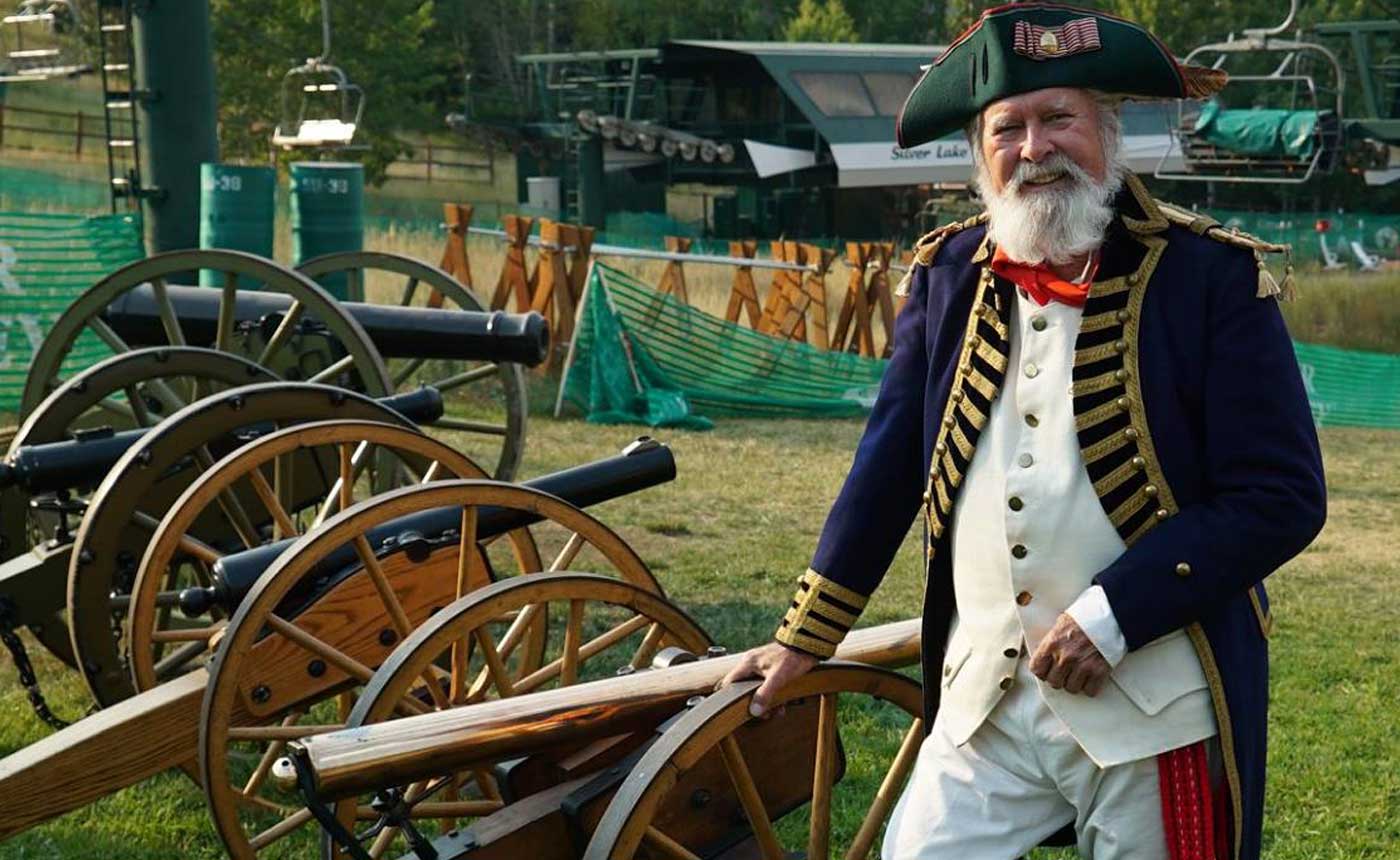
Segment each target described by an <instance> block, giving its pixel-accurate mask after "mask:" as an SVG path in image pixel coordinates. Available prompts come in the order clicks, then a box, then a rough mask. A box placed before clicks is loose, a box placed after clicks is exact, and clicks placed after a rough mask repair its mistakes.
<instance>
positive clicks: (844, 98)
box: [792, 72, 876, 117]
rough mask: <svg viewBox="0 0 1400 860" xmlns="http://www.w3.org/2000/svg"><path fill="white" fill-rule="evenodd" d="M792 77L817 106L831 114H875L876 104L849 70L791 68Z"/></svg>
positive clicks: (847, 115) (849, 115)
mask: <svg viewBox="0 0 1400 860" xmlns="http://www.w3.org/2000/svg"><path fill="white" fill-rule="evenodd" d="M792 79H793V81H795V82H796V83H797V85H798V86H799V87H801V88H802V92H803V93H805V94H806V96H807V98H809V99H811V100H812V103H813V104H815V105H816V106H817V110H819V111H821V112H822V113H824V114H826V115H827V116H831V117H859V116H875V115H876V113H875V106H874V105H873V104H871V102H870V95H869V94H868V93H867V92H866V91H865V85H864V84H862V83H861V80H860V75H857V74H854V73H852V72H793V73H792Z"/></svg>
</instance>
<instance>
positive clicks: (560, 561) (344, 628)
mask: <svg viewBox="0 0 1400 860" xmlns="http://www.w3.org/2000/svg"><path fill="white" fill-rule="evenodd" d="M527 523H528V524H530V525H529V528H530V532H531V534H532V535H533V538H534V541H535V543H536V544H537V545H538V547H539V549H540V551H541V553H542V555H543V558H544V559H545V563H544V564H543V565H537V566H536V567H537V569H536V570H533V571H532V570H530V569H529V568H527V567H523V566H522V564H523V562H522V561H520V560H513V559H512V558H511V556H512V555H513V553H511V552H510V551H509V550H510V548H509V547H508V546H502V545H503V544H505V543H507V542H506V541H503V540H500V539H498V538H496V537H495V535H496V534H497V533H498V529H497V527H496V526H497V525H499V524H505V526H502V527H509V528H511V529H516V528H519V527H520V526H521V525H523V524H527ZM574 566H577V567H584V568H586V569H588V570H592V571H601V572H604V573H606V574H608V575H610V576H613V577H615V578H617V579H621V580H624V581H626V582H629V583H631V584H633V585H635V586H637V587H638V588H640V589H642V590H644V591H649V592H652V593H655V594H660V593H661V588H660V586H659V585H658V584H657V582H656V579H655V577H654V576H652V574H651V571H649V570H648V569H647V567H646V565H645V564H644V563H643V562H642V560H641V559H640V558H639V557H638V556H637V554H636V553H635V552H633V551H632V549H631V548H630V547H629V546H628V545H627V544H626V543H625V542H624V541H623V540H622V539H621V538H620V537H618V535H617V534H616V533H615V532H613V531H612V530H611V529H609V528H608V527H607V526H605V525H603V524H602V523H600V522H599V521H598V520H596V519H594V518H593V517H591V516H589V515H588V514H587V513H585V512H583V511H581V510H579V509H578V508H575V507H573V506H572V505H569V504H567V503H566V502H564V501H562V500H560V499H558V498H556V497H554V496H551V495H549V494H547V493H542V492H540V491H538V490H533V489H530V488H528V487H523V486H517V485H513V484H505V483H501V482H496V481H473V480H467V481H440V482H435V483H431V484H425V485H423V486H418V487H411V488H404V489H400V490H394V491H391V492H388V493H384V494H383V495H380V496H376V497H375V498H372V499H369V500H367V501H364V502H361V503H359V504H357V505H355V506H353V507H351V508H348V509H347V510H345V511H342V512H341V513H338V514H336V515H335V516H333V517H331V518H329V519H328V520H327V521H326V522H325V524H324V525H323V526H322V527H321V528H319V529H317V530H315V531H313V532H309V533H307V534H305V535H303V536H302V537H300V538H298V539H297V541H296V542H295V543H294V544H292V546H291V547H289V548H288V549H287V550H285V551H284V552H283V553H282V554H281V555H280V556H278V558H277V560H276V561H275V562H274V563H273V564H272V566H271V567H269V568H268V570H267V571H266V572H265V573H263V575H262V576H261V577H260V578H259V579H258V582H257V584H256V585H255V586H254V587H253V589H252V591H251V592H250V593H249V594H248V596H247V597H245V598H244V599H243V601H242V602H241V603H240V604H239V606H238V609H237V611H236V612H235V614H234V615H233V617H232V619H231V620H230V621H229V623H228V625H227V627H226V628H225V630H224V631H223V634H222V636H221V637H220V639H219V643H218V646H217V651H216V654H215V657H214V660H213V661H212V663H211V669H210V672H211V676H210V681H209V685H208V687H207V688H206V690H205V696H204V705H203V711H202V715H201V723H200V745H199V767H200V776H201V780H202V782H203V784H204V792H205V796H206V798H207V800H208V804H209V810H210V813H211V815H212V816H213V818H214V823H215V827H216V829H217V830H218V833H219V836H220V838H221V839H222V840H223V842H224V846H225V848H226V850H227V851H228V853H229V855H230V856H231V857H234V858H244V860H246V858H253V857H258V856H268V857H270V856H302V855H303V853H304V852H305V851H306V850H308V849H309V848H310V846H313V845H314V844H315V828H314V827H305V825H306V824H307V823H308V822H311V821H312V815H311V812H310V811H309V810H307V809H306V808H305V807H304V806H303V805H302V803H301V800H300V797H299V796H298V795H297V794H296V793H295V792H294V791H291V790H287V789H284V788H281V787H279V786H278V785H276V784H275V783H272V782H270V781H269V780H268V778H267V777H268V770H269V769H270V768H271V767H272V765H273V763H274V762H275V761H276V759H277V758H278V757H279V756H280V755H281V754H282V750H283V748H284V747H285V744H286V742H287V741H290V740H294V739H296V738H299V737H304V736H306V735H310V734H317V733H320V732H324V731H331V730H334V729H339V728H343V727H344V726H345V724H346V720H347V719H348V717H349V715H350V713H351V712H352V711H353V708H354V706H355V703H356V702H357V700H358V699H359V697H360V696H361V695H362V693H363V685H365V684H367V683H368V682H370V681H371V679H372V677H373V670H374V668H375V667H377V666H380V665H381V664H382V663H383V662H384V660H385V659H386V658H387V657H388V656H389V654H390V652H391V651H392V649H393V647H394V646H395V645H396V644H397V643H399V642H401V641H403V640H404V639H406V638H407V637H408V636H410V635H411V634H412V633H413V631H414V630H415V629H417V628H418V627H419V626H421V625H422V624H423V623H425V622H426V621H427V620H428V619H429V617H430V616H432V615H433V614H434V612H436V611H437V610H439V609H441V608H442V607H445V606H447V605H448V604H449V603H451V602H452V601H454V600H457V599H458V598H460V597H462V596H464V595H466V594H468V593H470V592H473V591H475V590H476V589H478V588H481V587H483V586H486V585H488V584H490V583H491V582H492V581H494V580H497V579H503V578H505V577H507V576H511V575H512V574H530V573H537V572H544V571H554V572H557V571H563V570H567V569H569V568H570V567H574ZM541 568H542V570H541ZM289 595H290V597H289ZM513 620H514V618H504V619H503V621H513ZM546 621H547V619H545V618H543V617H542V615H541V617H539V619H538V620H537V621H535V622H534V623H529V624H526V625H522V626H523V627H524V628H525V629H523V630H521V632H520V634H519V635H518V637H517V639H515V640H513V641H509V642H508V641H506V640H505V639H504V638H503V639H501V640H497V641H495V642H487V640H485V639H484V638H483V639H479V640H478V644H482V643H483V642H485V643H486V644H484V645H482V648H483V651H486V652H487V653H488V655H489V652H490V651H491V650H494V652H495V657H489V656H488V657H487V659H490V660H491V661H492V662H499V663H503V664H504V663H507V662H508V661H512V659H513V658H514V657H515V655H516V652H517V651H522V652H523V654H524V659H520V660H518V662H516V663H515V664H514V665H516V666H517V667H518V668H517V670H516V671H515V672H514V676H515V677H517V678H523V677H527V676H528V675H529V674H531V673H533V672H535V671H537V670H538V669H539V668H540V666H541V662H542V660H543V657H544V652H543V646H544V641H545V633H546V632H547V625H546V623H545V622H546ZM517 629H519V628H517ZM507 671H509V670H507ZM432 678H433V679H436V673H434V674H433V676H432ZM425 681H428V679H426V678H425ZM423 689H424V690H425V691H426V692H428V694H429V695H430V696H432V697H433V700H434V702H435V704H437V705H438V706H440V707H445V706H448V705H449V704H450V701H449V698H448V694H447V692H446V691H445V690H444V689H443V688H441V687H439V686H438V685H437V684H436V683H433V682H427V683H425V684H424V687H423ZM434 693H436V695H433V694H434ZM427 707H428V706H426V705H424V706H422V707H421V708H420V709H421V710H426V709H427Z"/></svg>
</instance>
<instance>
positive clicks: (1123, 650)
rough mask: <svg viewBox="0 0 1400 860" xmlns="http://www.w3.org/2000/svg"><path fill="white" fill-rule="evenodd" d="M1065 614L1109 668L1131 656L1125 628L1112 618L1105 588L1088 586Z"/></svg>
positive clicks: (1111, 610)
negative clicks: (1092, 644) (1125, 637)
mask: <svg viewBox="0 0 1400 860" xmlns="http://www.w3.org/2000/svg"><path fill="white" fill-rule="evenodd" d="M1065 612H1066V613H1067V614H1068V615H1069V617H1070V618H1073V619H1074V623H1075V624H1078V625H1079V629H1080V630H1083V631H1084V635H1086V636H1088V637H1089V641H1090V642H1093V643H1094V647H1095V648H1097V649H1099V653H1100V654H1102V655H1103V658H1104V659H1105V660H1107V661H1108V665H1109V666H1117V665H1118V664H1119V663H1120V662H1122V660H1123V657H1124V656H1125V655H1127V653H1128V641H1127V640H1126V639H1124V638H1123V629H1122V628H1121V627H1119V626H1118V619H1117V618H1115V617H1114V616H1113V607H1111V606H1109V605H1108V595H1107V594H1105V593H1104V590H1103V586H1101V585H1091V586H1089V588H1088V589H1086V590H1085V592H1084V593H1083V594H1081V595H1079V597H1078V599H1076V600H1075V601H1074V602H1073V603H1071V604H1070V606H1069V609H1066V610H1065Z"/></svg>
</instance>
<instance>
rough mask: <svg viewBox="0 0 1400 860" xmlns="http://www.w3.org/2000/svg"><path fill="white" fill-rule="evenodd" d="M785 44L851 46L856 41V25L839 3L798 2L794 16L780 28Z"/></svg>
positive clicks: (838, 0)
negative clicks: (844, 44) (816, 43)
mask: <svg viewBox="0 0 1400 860" xmlns="http://www.w3.org/2000/svg"><path fill="white" fill-rule="evenodd" d="M783 38H785V39H787V41H789V42H854V41H856V40H857V39H858V38H859V35H858V34H857V33H856V22H855V21H854V20H852V18H851V13H849V12H847V11H846V7H845V6H844V5H842V3H841V0H826V2H824V3H822V4H821V5H817V0H802V3H801V5H800V6H798V7H797V14H796V15H795V16H793V17H792V18H791V19H789V20H788V22H787V26H786V27H784V28H783Z"/></svg>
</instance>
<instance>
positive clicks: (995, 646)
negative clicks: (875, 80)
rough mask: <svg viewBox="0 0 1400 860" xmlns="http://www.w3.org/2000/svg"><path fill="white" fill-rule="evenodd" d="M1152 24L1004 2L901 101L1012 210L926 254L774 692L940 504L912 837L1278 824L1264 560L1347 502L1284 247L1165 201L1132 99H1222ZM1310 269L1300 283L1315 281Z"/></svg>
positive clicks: (779, 651)
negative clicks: (1149, 173) (1289, 300)
mask: <svg viewBox="0 0 1400 860" xmlns="http://www.w3.org/2000/svg"><path fill="white" fill-rule="evenodd" d="M1223 85H1224V75H1223V73H1221V72H1217V71H1214V70H1210V69H1203V68H1195V67H1183V66H1181V65H1180V64H1179V63H1177V62H1176V60H1175V59H1174V58H1173V56H1172V54H1171V53H1170V52H1169V51H1168V50H1167V49H1166V48H1165V47H1164V46H1163V45H1162V44H1161V43H1160V42H1158V41H1157V40H1156V39H1155V38H1154V37H1153V36H1152V35H1151V34H1150V33H1148V32H1147V31H1145V30H1144V29H1142V28H1141V27H1139V26H1137V25H1135V24H1133V23H1132V22H1129V21H1124V20H1121V19H1118V18H1114V17H1112V16H1108V15H1105V14H1102V13H1100V12H1096V11H1093V10H1086V9H1076V8H1073V7H1068V6H1062V5H1058V4H1041V3H1029V4H1015V5H1009V6H1003V7H1000V8H997V9H992V10H989V11H987V12H985V13H984V14H983V15H982V16H981V18H980V19H979V20H978V21H977V23H976V24H975V25H974V26H973V27H971V28H970V29H969V30H967V32H965V33H964V34H963V35H962V36H960V37H959V38H958V39H957V40H956V41H955V42H954V43H953V44H952V45H951V46H950V47H949V48H948V49H947V50H946V51H945V52H944V53H943V55H942V56H940V57H939V58H938V59H937V60H936V61H935V62H934V63H933V65H932V66H931V67H930V68H929V69H928V71H927V72H926V73H925V75H924V76H923V78H922V79H921V80H920V81H919V83H918V84H917V85H916V87H915V88H914V90H913V92H912V93H911V94H910V96H909V99H908V101H907V102H906V104H905V106H904V110H903V111H902V112H901V114H900V117H899V119H898V120H897V134H898V138H899V141H900V144H901V146H905V147H909V146H915V145H918V144H920V143H924V142H926V141H929V140H933V139H936V138H938V137H941V136H943V135H945V134H947V133H948V132H950V131H953V130H956V129H958V128H966V129H967V133H968V135H969V138H970V142H971V144H972V149H973V152H974V163H975V172H976V177H975V183H976V186H977V188H978V190H979V191H980V193H981V195H982V198H983V200H984V201H985V203H986V208H987V211H986V213H985V214H984V215H982V216H979V217H977V218H974V219H970V220H968V221H965V222H963V223H961V224H955V225H950V226H948V227H946V228H942V229H940V230H938V231H935V232H934V233H932V234H930V235H929V236H926V237H925V238H924V240H922V241H921V242H920V244H919V247H918V249H917V251H916V260H915V265H914V267H913V271H912V273H911V278H910V280H909V283H908V287H909V294H908V301H907V303H906V305H905V307H904V309H903V311H902V312H901V314H900V316H899V319H898V321H897V323H896V326H895V332H894V344H895V347H894V353H893V356H892V358H891V361H890V365H889V369H888V370H887V371H886V375H885V378H884V381H883V384H882V387H881V390H880V395H879V399H878V401H877V402H876V404H875V407H874V410H873V412H872V414H871V416H870V421H869V425H868V426H867V428H866V430H865V434H864V436H863V438H862V439H861V442H860V446H859V448H858V450H857V452H856V455H855V461H854V464H853V466H852V467H851V471H850V473H849V475H848V477H847V479H846V482H845V485H844V487H843V488H842V490H841V493H840V495H839V497H838V498H837V500H836V502H835V504H834V506H833V507H832V510H831V513H830V515H829V516H828V518H827V522H826V526H825V528H824V530H823V532H822V535H821V540H820V542H819V544H818V546H817V550H816V553H815V555H814V557H813V560H812V564H811V568H810V569H809V570H808V571H807V573H806V574H804V575H803V576H802V578H801V579H800V580H799V588H798V591H797V595H796V597H795V598H794V600H793V602H792V606H791V608H790V609H789V611H788V612H787V614H786V617H785V618H784V619H783V621H782V624H781V626H780V628H779V630H778V632H777V635H776V640H777V641H776V642H773V643H770V644H769V645H767V646H764V647H762V648H759V649H756V650H754V651H751V652H749V653H748V654H747V655H746V656H745V658H744V660H743V661H742V662H741V664H740V665H739V666H738V668H736V670H735V671H734V672H732V673H731V674H730V676H729V677H728V678H726V682H732V681H734V680H738V679H740V678H745V677H762V678H763V679H764V683H763V684H762V685H760V687H759V688H758V690H757V692H756V693H755V696H754V703H753V706H752V710H753V711H754V712H755V714H756V715H762V714H763V712H764V710H765V709H766V707H767V705H768V703H769V702H770V701H771V699H772V696H773V694H774V693H775V691H776V690H777V689H778V688H780V687H781V686H782V685H783V684H784V683H786V682H787V681H788V680H790V679H792V678H793V677H795V676H797V675H799V674H801V673H802V672H805V671H807V670H808V669H810V668H811V667H812V666H813V665H815V664H816V663H817V662H818V661H819V660H821V659H824V658H827V657H830V656H831V655H832V654H833V653H834V652H835V650H836V647H837V645H838V644H839V643H840V641H841V639H842V638H843V637H844V635H845V634H846V632H847V631H848V630H849V629H850V627H851V625H852V624H853V623H854V621H855V620H856V617H857V616H858V615H859V613H860V611H861V609H862V608H863V607H864V605H865V603H866V601H867V600H868V598H869V595H870V593H871V592H872V591H873V590H874V589H875V587H876V586H877V585H878V584H879V582H880V579H881V578H882V577H883V575H884V573H885V571H886V569H887V568H888V566H889V563H890V561H891V560H892V559H893V557H894V554H895V551H896V550H897V548H898V546H899V544H900V543H901V542H902V539H903V538H904V536H905V534H906V532H907V531H908V528H909V525H910V521H911V519H912V518H913V517H914V516H915V515H916V513H921V514H922V516H923V517H924V520H925V527H926V532H927V539H926V556H927V583H926V591H925V598H924V607H923V621H924V626H923V631H924V633H923V652H924V653H923V658H924V659H923V673H924V688H925V699H926V711H927V713H926V722H925V724H926V725H929V726H930V733H929V735H928V737H927V738H926V739H925V741H924V743H923V745H922V747H921V748H920V752H919V757H918V760H917V763H916V765H915V768H914V772H913V775H912V776H911V778H910V781H909V784H908V785H907V786H906V788H905V793H904V795H903V797H902V798H901V800H900V802H899V803H898V805H897V806H896V808H895V810H894V812H893V813H892V815H891V820H890V824H889V828H888V831H887V833H886V837H885V843H884V845H885V847H884V854H885V857H886V858H901V860H902V858H914V857H919V858H946V857H952V858H958V860H983V858H986V860H1009V858H1014V857H1017V856H1019V855H1021V854H1022V853H1024V852H1025V851H1028V850H1029V849H1030V848H1032V847H1034V846H1036V845H1037V844H1040V843H1041V842H1043V841H1044V840H1046V839H1047V838H1049V837H1051V836H1052V834H1054V833H1056V831H1060V830H1061V829H1062V828H1066V827H1067V826H1072V828H1073V832H1074V838H1075V840H1076V841H1077V843H1078V846H1079V850H1080V854H1081V855H1082V856H1085V857H1091V858H1095V860H1113V858H1126V857H1133V858H1146V860H1154V858H1171V860H1188V858H1190V860H1205V858H1212V860H1226V858H1235V860H1244V858H1256V857H1258V856H1259V850H1260V828H1261V821H1262V817H1263V789H1264V759H1265V724H1266V704H1267V697H1268V663H1267V641H1266V640H1267V637H1268V634H1269V625H1270V615H1269V610H1268V598H1267V597H1266V595H1265V593H1264V588H1263V585H1262V580H1263V579H1264V577H1266V576H1267V575H1268V574H1269V573H1271V572H1273V571H1274V570H1275V569H1276V568H1278V567H1279V566H1280V565H1282V564H1283V563H1284V562H1285V561H1287V560H1288V559H1289V558H1291V557H1292V556H1294V555H1295V554H1297V553H1298V552H1300V551H1301V550H1302V549H1303V548H1304V547H1305V546H1307V544H1308V543H1309V542H1310V541H1311V540H1312V538H1313V537H1314V536H1315V535H1316V534H1317V532H1318V531H1319V529H1320V528H1321V527H1322V523H1323V520H1324V517H1325V494H1324V485H1323V476H1322V464H1321V456H1320V454H1319V450H1318V445H1317V439H1316V435H1315V432H1314V429H1313V423H1312V418H1311V413H1310V410H1309V407H1308V402H1307V399H1306V396H1305V394H1304V390H1303V385H1302V382H1301V379H1300V376H1299V373H1298V368H1297V364H1296V361H1295V358H1294V355H1293V351H1292V346H1291V342H1290V340H1289V337H1288V333H1287V331H1286V329H1285V327H1284V324H1283V320H1282V317H1281V315H1280V313H1279V310H1278V307H1277V304H1276V302H1275V301H1274V300H1273V297H1274V296H1275V295H1276V294H1278V293H1279V292H1280V288H1279V285H1278V283H1277V282H1276V281H1275V280H1274V279H1273V277H1272V275H1271V273H1270V272H1269V271H1268V269H1267V268H1265V264H1264V256H1263V255H1264V252H1265V251H1274V250H1285V249H1283V248H1280V247H1277V246H1270V245H1268V244H1267V243H1263V242H1260V241H1258V240H1255V239H1253V238H1252V237H1249V236H1245V235H1242V234H1237V233H1233V232H1228V231H1225V230H1223V229H1222V228H1220V227H1219V226H1218V225H1216V224H1215V223H1214V222H1213V221H1211V220H1210V219H1208V218H1205V217H1196V216H1194V215H1193V214H1192V213H1188V212H1184V211H1182V210H1179V209H1176V208H1175V207H1171V206H1168V205H1167V204H1164V203H1161V202H1159V201H1156V200H1153V199H1152V198H1151V197H1150V196H1148V194H1147V193H1146V191H1145V190H1144V188H1143V186H1142V185H1141V183H1139V182H1138V180H1137V179H1136V178H1135V177H1134V176H1133V175H1132V174H1131V173H1130V172H1129V171H1127V170H1126V169H1125V168H1124V166H1123V165H1122V163H1121V161H1120V159H1119V157H1118V147H1119V144H1120V142H1121V132H1120V127H1119V119H1118V105H1119V104H1120V103H1121V100H1122V99H1123V98H1199V97H1204V96H1208V95H1210V94H1212V93H1213V92H1215V91H1216V90H1218V89H1219V88H1220V87H1221V86H1223ZM1290 282H1291V274H1290V275H1289V276H1287V277H1285V278H1284V285H1283V291H1285V292H1286V291H1287V290H1288V289H1289V287H1290Z"/></svg>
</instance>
